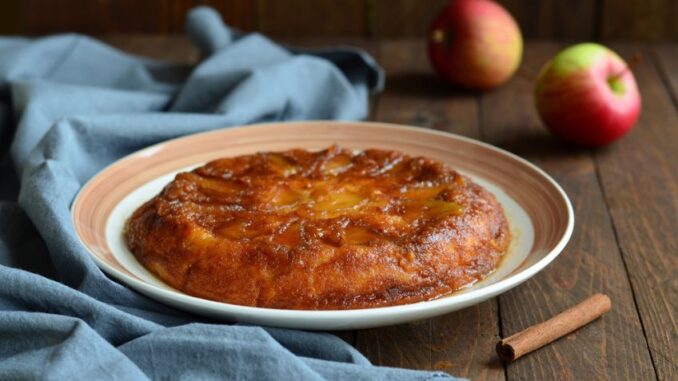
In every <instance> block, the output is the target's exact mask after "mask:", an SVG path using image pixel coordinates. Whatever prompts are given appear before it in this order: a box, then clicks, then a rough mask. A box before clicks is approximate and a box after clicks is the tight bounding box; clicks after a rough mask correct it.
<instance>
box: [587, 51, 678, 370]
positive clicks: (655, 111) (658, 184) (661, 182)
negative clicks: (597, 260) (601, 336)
mask: <svg viewBox="0 0 678 381" xmlns="http://www.w3.org/2000/svg"><path fill="white" fill-rule="evenodd" d="M613 48H614V49H615V50H616V51H618V52H619V53H620V54H621V55H622V56H627V57H628V56H631V55H634V54H639V53H640V55H641V59H642V62H643V64H641V65H638V66H637V67H635V68H634V74H635V75H636V80H637V81H638V85H639V87H640V92H641V96H642V99H643V100H644V102H643V110H642V113H641V116H640V120H639V122H638V125H637V126H636V128H634V129H633V130H632V131H631V133H630V134H629V135H628V136H626V138H624V139H622V140H620V141H619V142H618V143H617V144H614V145H611V146H610V147H609V148H608V149H604V150H600V151H598V152H596V155H595V159H596V164H597V167H598V171H599V176H600V182H601V184H602V188H603V190H604V192H605V201H606V204H607V207H608V209H609V212H610V216H611V217H612V221H613V223H614V227H615V232H616V235H617V240H618V244H619V247H620V249H621V252H622V255H623V258H624V260H625V262H626V267H627V269H628V273H629V278H630V280H631V285H632V286H633V291H634V295H635V298H636V303H637V307H638V310H639V312H640V316H641V318H642V322H643V327H644V329H645V334H646V337H647V342H648V345H649V348H650V353H651V354H652V358H653V360H654V364H655V366H656V370H657V374H658V376H660V378H661V379H666V380H670V379H673V380H675V379H678V362H677V359H678V357H676V353H677V352H678V276H677V275H678V272H677V271H676V269H678V256H677V254H678V240H677V239H676V233H677V232H678V114H677V113H676V107H675V104H674V103H673V102H672V100H671V97H670V91H669V88H667V86H666V82H664V81H663V80H662V76H661V75H660V73H659V72H658V70H657V66H656V65H655V63H656V62H655V61H654V60H653V58H652V55H651V52H650V51H649V50H648V49H646V48H644V47H639V46H634V45H613ZM670 61H671V59H670V58H669V57H668V56H665V59H664V62H670ZM673 64H674V65H675V62H673ZM665 68H667V67H666V66H665ZM664 73H665V76H675V74H674V73H675V72H670V71H664ZM668 83H669V85H670V83H671V82H670V81H669V82H668ZM674 94H675V93H674Z"/></svg>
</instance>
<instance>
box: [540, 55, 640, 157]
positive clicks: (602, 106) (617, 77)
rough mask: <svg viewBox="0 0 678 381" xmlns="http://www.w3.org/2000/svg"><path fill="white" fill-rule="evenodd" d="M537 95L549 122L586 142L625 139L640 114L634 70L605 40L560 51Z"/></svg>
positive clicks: (564, 135) (563, 133)
mask: <svg viewBox="0 0 678 381" xmlns="http://www.w3.org/2000/svg"><path fill="white" fill-rule="evenodd" d="M534 95H535V101H536V106H537V110H538V111H539V115H540V116H541V119H542V121H543V122H544V124H545V125H546V127H548V128H549V130H551V132H553V133H554V134H555V135H557V136H559V137H561V138H563V139H565V140H567V141H570V142H572V143H575V144H579V145H582V146H586V147H599V146H602V145H605V144H608V143H610V142H612V141H614V140H617V139H619V138H620V137H622V136H623V135H624V134H626V133H627V132H628V131H629V130H630V129H631V127H633V125H634V124H635V123H636V120H638V114H640V94H639V93H638V87H637V86H636V80H635V78H634V77H633V73H632V72H631V70H630V69H629V67H628V65H626V63H625V62H624V60H622V59H621V58H620V57H619V56H618V55H617V54H616V53H615V52H613V51H612V50H610V49H608V48H606V47H604V46H602V45H599V44H593V43H585V44H578V45H574V46H571V47H569V48H567V49H565V50H563V51H562V52H560V53H558V55H556V56H555V57H554V58H553V59H552V60H551V61H550V62H548V63H547V64H546V66H545V67H544V68H543V69H542V71H541V73H540V74H539V78H538V79H537V85H536V87H535V90H534Z"/></svg>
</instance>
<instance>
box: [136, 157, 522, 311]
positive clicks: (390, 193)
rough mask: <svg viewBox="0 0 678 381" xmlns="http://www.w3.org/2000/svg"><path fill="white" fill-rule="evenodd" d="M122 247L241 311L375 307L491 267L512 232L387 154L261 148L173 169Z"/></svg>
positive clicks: (449, 179) (467, 186)
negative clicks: (173, 173)
mask: <svg viewBox="0 0 678 381" xmlns="http://www.w3.org/2000/svg"><path fill="white" fill-rule="evenodd" d="M125 239H126V242H127V244H128V246H129V249H130V250H131V252H132V253H133V254H134V255H135V257H136V258H137V259H138V260H139V261H140V262H141V263H142V264H143V265H144V266H145V267H146V268H147V269H149V270H150V271H151V272H153V273H154V274H155V275H156V276H158V277H159V278H160V279H162V280H163V281H164V282H166V283H168V284H169V285H171V286H172V287H174V288H176V289H179V290H181V291H183V292H185V293H187V294H190V295H194V296H198V297H202V298H207V299H212V300H215V301H221V302H226V303H232V304H239V305H245V306H256V307H266V308H277V309H299V310H338V309H359V308H372V307H381V306H389V305H399V304H406V303H413V302H418V301H423V300H431V299H435V298H438V297H441V296H444V295H448V294H450V293H452V292H454V291H456V290H458V289H460V288H462V287H465V286H467V285H470V284H473V283H474V282H476V281H478V280H479V279H482V278H483V277H485V276H486V275H487V274H489V273H491V272H492V271H493V270H494V269H495V268H496V267H497V266H498V264H499V262H500V261H501V258H502V256H503V255H504V254H505V253H506V251H507V248H508V245H509V241H510V233H509V226H508V222H507V219H506V216H505V215H504V211H503V208H502V207H501V205H500V204H499V203H498V202H497V201H496V200H495V198H494V196H493V195H492V194H491V193H490V192H488V191H486V190H485V189H484V188H482V187H481V186H480V185H478V184H476V183H474V182H473V181H471V180H470V179H469V178H467V177H465V176H463V175H460V174H459V173H457V172H456V171H454V170H453V169H451V168H449V167H448V166H446V165H444V164H443V163H441V162H439V161H435V160H432V159H428V158H425V157H411V156H408V155H406V154H403V153H400V152H396V151H391V150H377V149H368V150H364V151H351V150H347V149H342V148H339V147H336V146H332V147H330V148H328V149H325V150H321V151H310V150H303V149H294V150H289V151H283V152H261V153H256V154H251V155H243V156H238V157H232V158H224V159H219V160H214V161H211V162H209V163H207V164H205V165H203V166H201V167H199V168H197V169H194V170H192V171H190V172H182V173H179V174H178V175H177V176H176V177H175V179H174V180H173V181H172V182H171V183H170V184H168V185H167V186H166V187H165V188H164V189H163V190H162V191H161V193H160V194H158V195H157V196H155V197H154V198H152V199H151V200H149V201H148V202H146V203H145V204H143V205H142V206H141V207H140V208H138V209H137V210H136V211H135V212H134V213H133V215H132V216H131V218H130V219H129V220H128V222H127V226H126V229H125Z"/></svg>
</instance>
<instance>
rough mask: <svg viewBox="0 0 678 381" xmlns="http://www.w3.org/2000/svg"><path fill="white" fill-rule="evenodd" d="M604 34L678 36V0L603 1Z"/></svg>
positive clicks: (648, 37) (632, 37) (617, 37)
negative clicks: (677, 19) (677, 21)
mask: <svg viewBox="0 0 678 381" xmlns="http://www.w3.org/2000/svg"><path fill="white" fill-rule="evenodd" d="M602 1H603V6H602V14H601V21H600V22H601V25H600V28H601V37H602V38H603V39H608V40H609V39H613V40H646V41H656V40H676V39H678V23H676V18H678V2H676V1H671V0H602Z"/></svg>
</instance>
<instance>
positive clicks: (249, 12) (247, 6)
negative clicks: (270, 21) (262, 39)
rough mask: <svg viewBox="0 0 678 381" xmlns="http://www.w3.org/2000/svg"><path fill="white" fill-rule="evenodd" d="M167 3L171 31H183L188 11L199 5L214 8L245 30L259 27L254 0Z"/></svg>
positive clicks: (186, 0) (200, 0)
mask: <svg viewBox="0 0 678 381" xmlns="http://www.w3.org/2000/svg"><path fill="white" fill-rule="evenodd" d="M167 3H168V4H167V6H168V8H169V12H168V17H169V28H170V32H171V33H180V32H181V31H183V29H184V20H185V18H186V13H188V11H189V10H190V9H191V8H193V7H196V6H199V5H209V6H210V7H212V8H214V9H215V10H216V11H217V12H219V14H221V17H222V18H223V19H224V22H225V23H226V24H228V25H230V26H232V27H234V28H238V29H241V30H245V31H252V30H256V29H258V20H257V2H256V1H253V0H172V1H167Z"/></svg>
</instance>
